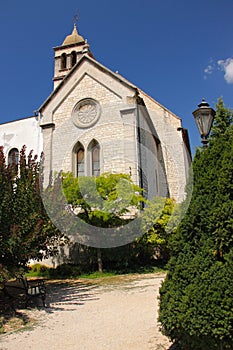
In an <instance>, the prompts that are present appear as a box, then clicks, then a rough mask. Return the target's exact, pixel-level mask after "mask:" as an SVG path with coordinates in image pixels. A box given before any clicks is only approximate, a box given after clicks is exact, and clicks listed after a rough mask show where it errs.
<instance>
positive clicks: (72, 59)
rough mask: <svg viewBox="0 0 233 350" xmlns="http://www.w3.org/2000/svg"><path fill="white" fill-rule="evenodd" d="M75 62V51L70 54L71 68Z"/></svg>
mask: <svg viewBox="0 0 233 350" xmlns="http://www.w3.org/2000/svg"><path fill="white" fill-rule="evenodd" d="M76 62H77V53H76V52H75V51H72V52H71V67H73V66H74V65H75V64H76Z"/></svg>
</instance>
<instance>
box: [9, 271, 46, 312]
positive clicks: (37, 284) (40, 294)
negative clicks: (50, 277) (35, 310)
mask: <svg viewBox="0 0 233 350" xmlns="http://www.w3.org/2000/svg"><path fill="white" fill-rule="evenodd" d="M3 291H4V293H5V295H6V296H8V297H10V298H13V299H17V300H19V299H20V298H21V297H24V298H25V307H26V308H27V307H28V304H29V302H30V301H35V299H38V298H41V300H42V303H43V306H44V307H45V299H46V286H45V282H44V280H42V279H37V280H30V281H28V280H27V278H26V277H25V276H20V277H18V278H17V279H16V280H15V281H12V282H8V283H5V284H4V288H3Z"/></svg>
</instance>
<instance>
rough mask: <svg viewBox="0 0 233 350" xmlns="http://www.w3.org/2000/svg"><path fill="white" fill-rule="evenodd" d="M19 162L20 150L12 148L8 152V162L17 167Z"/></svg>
mask: <svg viewBox="0 0 233 350" xmlns="http://www.w3.org/2000/svg"><path fill="white" fill-rule="evenodd" d="M18 163H19V150H18V149H17V148H12V149H11V150H10V152H9V153H8V164H9V165H10V166H15V167H16V169H17V166H18Z"/></svg>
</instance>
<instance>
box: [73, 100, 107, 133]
mask: <svg viewBox="0 0 233 350" xmlns="http://www.w3.org/2000/svg"><path fill="white" fill-rule="evenodd" d="M84 106H90V107H92V106H93V107H95V110H94V111H93V112H95V114H96V115H95V116H94V117H93V118H91V120H90V121H87V122H86V123H85V122H82V120H80V111H81V108H82V107H84ZM85 113H86V115H87V117H88V114H89V118H90V117H91V115H90V114H91V113H92V111H91V110H90V109H89V111H88V109H87V111H86V112H85V110H84V111H83V114H84V117H85ZM100 114H101V108H100V104H99V102H97V101H96V100H94V99H93V98H84V99H82V100H80V101H79V102H78V103H77V104H76V105H75V106H74V108H73V111H72V114H71V116H72V121H73V124H74V125H75V126H77V127H78V128H82V129H85V128H90V127H91V126H93V125H94V124H96V123H97V121H98V120H99V118H100Z"/></svg>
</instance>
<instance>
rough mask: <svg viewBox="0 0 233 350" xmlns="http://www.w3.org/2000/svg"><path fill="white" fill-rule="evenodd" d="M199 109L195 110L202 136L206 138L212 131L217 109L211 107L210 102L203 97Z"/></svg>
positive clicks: (194, 113)
mask: <svg viewBox="0 0 233 350" xmlns="http://www.w3.org/2000/svg"><path fill="white" fill-rule="evenodd" d="M198 107H199V108H198V109H196V110H195V111H194V112H193V116H194V119H195V122H196V124H197V127H198V130H199V133H200V135H201V138H204V139H206V138H207V137H208V135H209V133H210V130H211V126H212V123H213V120H214V116H215V111H214V109H213V108H210V107H209V104H208V103H207V102H206V101H205V100H204V99H203V100H202V102H201V103H200V104H199V105H198Z"/></svg>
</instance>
